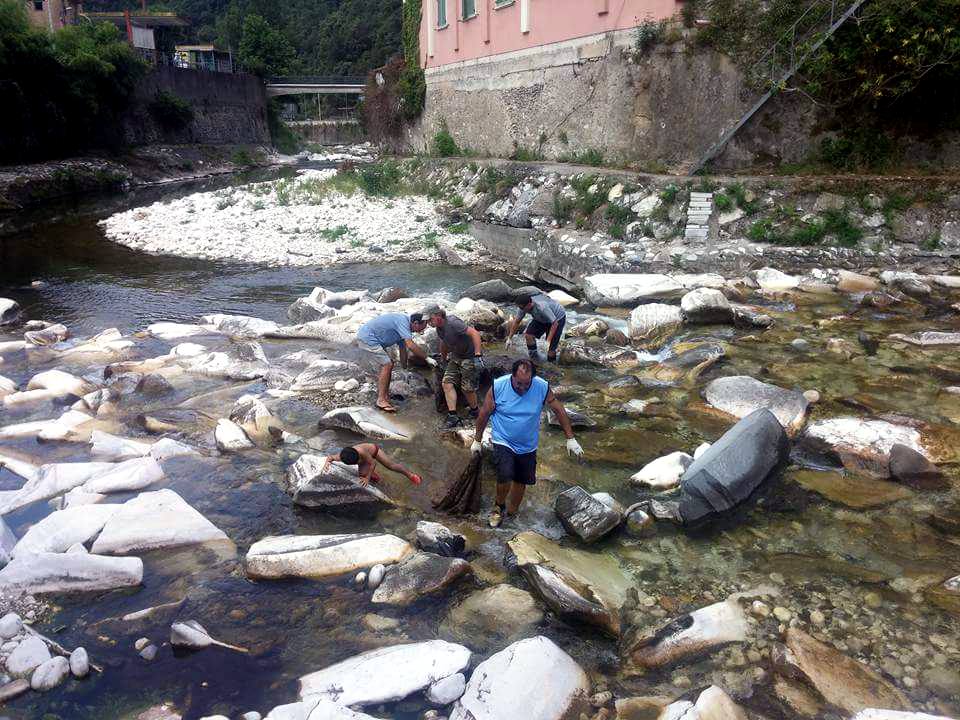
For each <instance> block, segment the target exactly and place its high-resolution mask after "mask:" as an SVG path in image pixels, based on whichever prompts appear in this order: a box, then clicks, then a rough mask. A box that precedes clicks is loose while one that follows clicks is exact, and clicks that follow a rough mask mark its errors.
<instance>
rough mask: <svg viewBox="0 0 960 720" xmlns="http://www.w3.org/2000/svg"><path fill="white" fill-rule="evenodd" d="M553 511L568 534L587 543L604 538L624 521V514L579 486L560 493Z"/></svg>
mask: <svg viewBox="0 0 960 720" xmlns="http://www.w3.org/2000/svg"><path fill="white" fill-rule="evenodd" d="M553 509H554V511H555V512H556V513H557V517H559V518H560V522H561V523H563V526H564V527H565V528H566V529H567V532H569V533H570V534H571V535H576V536H577V537H578V538H580V539H581V540H583V541H584V542H587V543H592V542H594V541H596V540H599V539H600V538H602V537H604V536H605V535H607V534H608V533H609V532H611V531H612V530H614V529H615V528H616V527H618V526H619V525H620V523H621V522H622V521H623V514H622V513H620V512H617V511H615V510H613V509H612V508H610V507H609V506H607V505H605V504H604V503H603V502H602V501H600V500H598V499H597V498H595V497H593V496H592V495H590V493H588V492H587V491H586V490H584V489H583V488H582V487H579V486H574V487H572V488H570V489H569V490H566V491H564V492H562V493H560V495H559V496H557V500H556V502H555V503H554V506H553Z"/></svg>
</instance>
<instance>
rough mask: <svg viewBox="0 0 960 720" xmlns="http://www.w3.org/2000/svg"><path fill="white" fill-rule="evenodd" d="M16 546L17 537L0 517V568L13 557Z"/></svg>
mask: <svg viewBox="0 0 960 720" xmlns="http://www.w3.org/2000/svg"><path fill="white" fill-rule="evenodd" d="M16 546H17V536H16V535H14V534H13V531H12V530H11V529H10V528H9V527H7V523H6V522H4V520H3V516H0V567H3V566H4V565H6V564H7V563H8V562H10V558H12V557H13V549H14V548H15V547H16Z"/></svg>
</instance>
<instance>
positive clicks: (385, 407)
mask: <svg viewBox="0 0 960 720" xmlns="http://www.w3.org/2000/svg"><path fill="white" fill-rule="evenodd" d="M376 408H377V410H380V411H381V412H385V413H395V412H396V411H397V409H396V408H395V407H394V406H393V405H381V404H380V403H376Z"/></svg>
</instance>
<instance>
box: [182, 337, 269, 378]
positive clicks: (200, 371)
mask: <svg viewBox="0 0 960 720" xmlns="http://www.w3.org/2000/svg"><path fill="white" fill-rule="evenodd" d="M259 348H260V346H259V345H257V344H256V343H247V344H245V345H241V344H240V343H237V344H235V345H234V351H235V352H233V353H231V354H228V353H225V352H211V353H204V354H203V355H197V356H195V357H187V358H181V359H179V360H178V362H179V364H180V366H181V367H182V368H183V369H184V370H186V371H187V372H189V373H195V374H197V375H203V376H206V377H212V378H220V379H223V380H259V379H260V378H263V377H264V376H265V375H266V374H267V373H268V372H269V371H270V364H269V363H268V362H267V360H266V357H264V356H263V350H262V349H260V350H259V352H257V349H259ZM238 350H239V352H237V351H238Z"/></svg>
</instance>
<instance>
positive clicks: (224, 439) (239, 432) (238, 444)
mask: <svg viewBox="0 0 960 720" xmlns="http://www.w3.org/2000/svg"><path fill="white" fill-rule="evenodd" d="M213 437H214V439H215V440H216V443H217V449H218V450H219V451H220V452H222V453H232V452H240V451H241V450H249V449H250V448H252V447H254V444H253V442H252V441H251V440H250V438H248V437H247V434H246V433H245V432H244V431H243V428H242V427H240V426H239V425H237V424H236V423H235V422H231V421H230V420H226V419H224V418H221V419H220V420H217V428H216V430H214V433H213Z"/></svg>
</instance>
